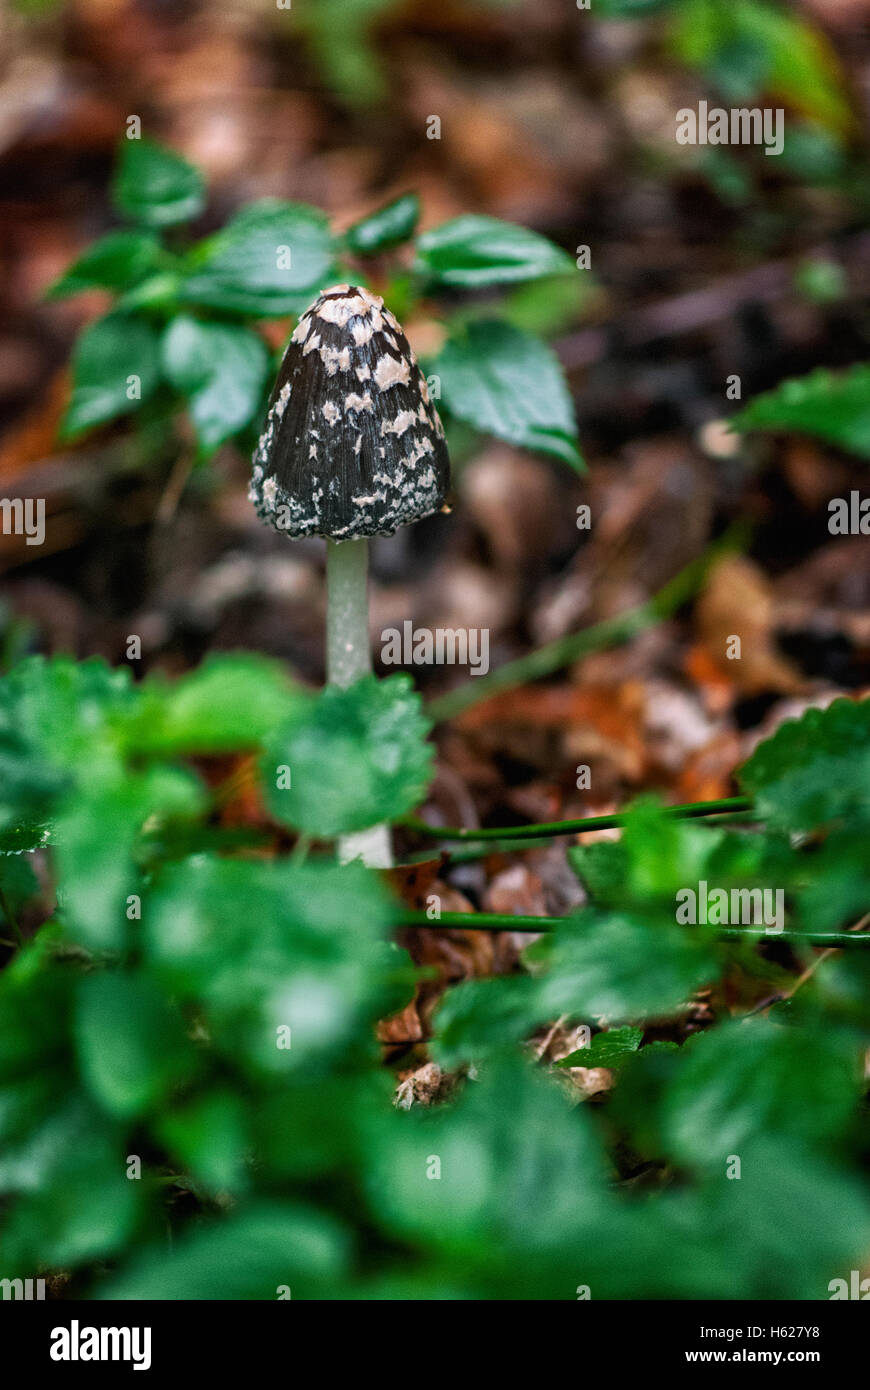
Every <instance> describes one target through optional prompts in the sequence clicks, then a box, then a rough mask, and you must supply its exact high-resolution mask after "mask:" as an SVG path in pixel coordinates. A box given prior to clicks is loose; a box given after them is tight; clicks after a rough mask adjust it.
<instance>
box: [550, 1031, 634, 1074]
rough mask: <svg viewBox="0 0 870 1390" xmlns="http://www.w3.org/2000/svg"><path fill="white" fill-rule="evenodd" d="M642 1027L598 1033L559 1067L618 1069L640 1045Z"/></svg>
mask: <svg viewBox="0 0 870 1390" xmlns="http://www.w3.org/2000/svg"><path fill="white" fill-rule="evenodd" d="M642 1038H643V1029H642V1028H632V1027H630V1026H627V1027H625V1028H610V1029H609V1030H608V1031H607V1032H606V1033H596V1034H595V1037H594V1038H593V1039H592V1041H591V1042H590V1044H589V1046H588V1047H580V1048H578V1049H577V1051H576V1052H571V1053H569V1054H568V1056H567V1057H563V1058H562V1059H561V1061H559V1062H557V1063H556V1066H557V1067H610V1068H611V1069H613V1070H617V1069H618V1068H619V1067H621V1066H622V1064H623V1062H625V1061H626V1060H627V1059H628V1058H629V1057H631V1056H632V1054H633V1053H635V1052H636V1051H637V1049H638V1048H639V1047H640V1044H641V1039H642Z"/></svg>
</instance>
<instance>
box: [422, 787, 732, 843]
mask: <svg viewBox="0 0 870 1390" xmlns="http://www.w3.org/2000/svg"><path fill="white" fill-rule="evenodd" d="M751 810H752V802H751V801H750V800H749V797H748V796H724V797H721V798H720V800H718V801H687V802H685V803H684V804H683V805H682V806H666V807H665V808H664V811H665V814H666V815H669V816H673V817H674V818H675V819H676V820H692V819H696V818H698V817H700V816H719V815H729V816H731V815H733V814H735V813H742V812H744V811H751ZM630 815H631V812H630V811H629V812H626V811H618V812H616V813H614V814H613V815H608V816H583V817H581V818H580V819H579V820H557V821H542V822H541V824H540V825H499V826H487V827H486V829H484V830H477V829H473V828H472V829H465V828H463V827H462V826H458V825H429V824H428V823H427V822H426V821H423V820H417V819H416V818H414V817H409V818H408V819H407V820H402V821H399V822H398V824H399V825H401V826H403V827H404V829H406V830H413V831H415V832H416V833H417V834H418V835H429V836H432V838H434V839H436V840H471V841H477V840H496V841H509V840H540V839H550V838H552V837H553V836H555V835H582V834H583V832H584V831H587V830H618V829H620V828H621V827H622V826H624V825H625V824H626V822H627V820H628V819H629V817H630Z"/></svg>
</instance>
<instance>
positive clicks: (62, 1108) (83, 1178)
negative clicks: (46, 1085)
mask: <svg viewBox="0 0 870 1390" xmlns="http://www.w3.org/2000/svg"><path fill="white" fill-rule="evenodd" d="M127 1152H129V1150H128V1148H127V1147H126V1145H124V1144H123V1136H122V1135H121V1133H120V1132H119V1129H118V1126H117V1125H116V1124H115V1123H112V1122H111V1121H110V1120H109V1118H108V1117H107V1116H106V1115H104V1114H103V1115H101V1114H100V1112H99V1110H97V1108H96V1107H95V1106H94V1105H93V1104H92V1103H88V1102H87V1101H86V1100H85V1098H84V1097H83V1096H82V1094H81V1092H80V1091H79V1090H78V1089H77V1088H73V1089H72V1091H70V1089H69V1087H67V1089H66V1090H65V1091H64V1092H63V1093H61V1095H59V1096H57V1097H56V1098H55V1103H54V1104H53V1105H52V1106H51V1108H50V1110H49V1112H48V1114H47V1115H46V1116H45V1118H44V1120H43V1122H42V1123H40V1124H38V1125H34V1127H33V1128H32V1129H31V1131H30V1133H29V1134H28V1135H27V1140H26V1142H25V1143H24V1144H23V1145H21V1147H20V1148H18V1150H17V1152H14V1153H13V1154H11V1155H8V1156H7V1162H8V1161H9V1160H10V1159H11V1165H10V1166H14V1167H15V1168H17V1175H16V1179H15V1182H14V1185H15V1186H18V1187H19V1188H20V1189H21V1191H20V1195H19V1196H18V1198H17V1199H16V1201H15V1202H14V1203H13V1204H12V1205H11V1207H10V1209H9V1210H8V1211H7V1212H6V1213H5V1214H4V1223H3V1255H4V1258H5V1259H8V1260H9V1261H10V1263H11V1265H12V1268H13V1269H16V1268H21V1269H26V1268H28V1267H29V1268H34V1267H35V1266H38V1265H39V1266H41V1265H47V1266H48V1267H50V1268H73V1267H75V1266H76V1265H80V1264H83V1263H85V1262H87V1261H91V1260H94V1259H98V1258H105V1257H106V1256H108V1255H111V1254H113V1253H114V1252H116V1251H117V1250H119V1249H121V1248H123V1246H124V1245H125V1244H126V1243H127V1242H128V1241H129V1240H130V1239H131V1236H132V1233H133V1230H134V1229H135V1228H136V1226H137V1224H138V1223H139V1221H140V1220H141V1216H142V1213H141V1210H140V1206H141V1202H142V1188H143V1186H144V1184H143V1183H138V1182H130V1181H128V1179H127V1177H126V1175H125V1171H124V1156H125V1154H126V1153H127ZM0 1183H2V1175H0ZM2 1185H4V1186H5V1185H6V1184H5V1183H2Z"/></svg>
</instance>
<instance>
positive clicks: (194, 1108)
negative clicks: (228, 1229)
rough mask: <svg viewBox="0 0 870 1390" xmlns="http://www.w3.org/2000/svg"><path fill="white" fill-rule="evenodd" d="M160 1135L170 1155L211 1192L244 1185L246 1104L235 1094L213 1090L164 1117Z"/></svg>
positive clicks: (159, 1131) (157, 1127)
mask: <svg viewBox="0 0 870 1390" xmlns="http://www.w3.org/2000/svg"><path fill="white" fill-rule="evenodd" d="M155 1129H156V1132H157V1134H158V1135H159V1137H160V1139H161V1140H162V1142H163V1143H164V1144H165V1145H166V1147H167V1148H168V1149H169V1151H170V1153H171V1154H172V1155H173V1156H174V1157H175V1158H177V1159H178V1161H179V1162H180V1163H181V1164H182V1165H183V1166H184V1167H185V1168H186V1169H187V1170H188V1171H189V1172H190V1173H191V1174H192V1175H193V1177H194V1179H195V1180H196V1181H197V1182H199V1183H202V1184H203V1185H204V1186H205V1187H206V1188H207V1189H208V1190H209V1191H211V1192H216V1193H221V1192H238V1191H239V1190H240V1188H242V1187H243V1186H244V1167H245V1155H246V1149H247V1142H248V1141H247V1125H246V1115H245V1105H244V1101H243V1099H242V1097H241V1096H239V1095H238V1094H236V1093H235V1092H233V1091H229V1090H220V1091H209V1092H208V1093H207V1094H205V1095H202V1096H198V1097H197V1098H196V1099H195V1100H190V1101H187V1102H186V1103H185V1104H184V1105H182V1106H179V1107H177V1108H176V1109H174V1110H170V1111H168V1113H165V1114H163V1115H161V1116H160V1117H159V1118H158V1120H157V1122H156V1125H155Z"/></svg>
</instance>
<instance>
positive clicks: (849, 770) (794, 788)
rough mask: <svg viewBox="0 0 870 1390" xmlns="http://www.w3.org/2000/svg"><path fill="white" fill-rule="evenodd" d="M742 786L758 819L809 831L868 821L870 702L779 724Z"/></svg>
mask: <svg viewBox="0 0 870 1390" xmlns="http://www.w3.org/2000/svg"><path fill="white" fill-rule="evenodd" d="M739 780H740V783H741V785H742V787H743V789H744V791H746V792H747V793H748V794H749V795H750V796H751V797H752V798H753V801H754V802H755V806H756V808H757V810H758V812H759V815H760V816H762V817H764V818H765V819H766V820H767V821H769V823H770V824H771V826H773V827H774V828H778V829H782V830H795V831H809V830H816V829H818V828H820V827H822V826H826V825H831V824H832V823H833V822H836V821H840V820H847V819H848V818H849V817H857V818H858V819H859V820H861V821H864V822H866V821H867V819H868V817H870V700H861V701H855V700H846V699H839V700H835V701H834V702H833V704H830V705H828V707H827V709H809V710H807V711H806V713H805V714H804V715H802V717H801V718H800V719H790V720H788V721H786V723H784V724H781V725H780V727H779V728H778V729H777V731H776V733H775V734H774V735H773V736H772V737H771V738H768V739H765V740H764V742H763V743H760V744H759V745H758V747H757V748H756V750H755V752H754V753H753V754H752V757H751V758H750V759H749V761H748V762H747V763H744V765H743V767H742V768H741V770H740V773H739Z"/></svg>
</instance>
